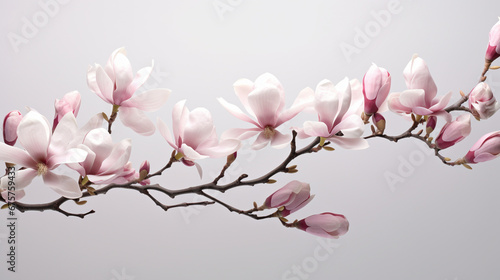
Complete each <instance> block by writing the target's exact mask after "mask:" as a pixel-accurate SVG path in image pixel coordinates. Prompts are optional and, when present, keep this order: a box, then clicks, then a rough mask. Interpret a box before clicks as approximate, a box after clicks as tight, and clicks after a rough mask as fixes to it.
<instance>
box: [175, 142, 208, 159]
mask: <svg viewBox="0 0 500 280" xmlns="http://www.w3.org/2000/svg"><path fill="white" fill-rule="evenodd" d="M180 150H181V152H182V154H183V155H184V157H186V159H187V160H197V159H204V158H208V156H207V155H200V153H198V152H197V151H195V150H194V149H193V148H191V147H189V146H188V145H186V144H182V146H181V149H180Z"/></svg>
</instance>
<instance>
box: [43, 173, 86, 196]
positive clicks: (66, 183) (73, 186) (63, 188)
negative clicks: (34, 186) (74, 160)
mask: <svg viewBox="0 0 500 280" xmlns="http://www.w3.org/2000/svg"><path fill="white" fill-rule="evenodd" d="M43 182H44V183H45V184H46V185H48V186H49V187H50V188H51V189H52V190H54V191H55V192H56V193H58V194H60V195H62V196H64V197H66V198H79V197H81V196H82V191H81V190H80V186H79V185H78V182H76V181H75V180H74V179H72V178H70V177H68V176H66V175H59V174H54V173H52V172H50V171H49V172H47V174H45V175H44V176H43Z"/></svg>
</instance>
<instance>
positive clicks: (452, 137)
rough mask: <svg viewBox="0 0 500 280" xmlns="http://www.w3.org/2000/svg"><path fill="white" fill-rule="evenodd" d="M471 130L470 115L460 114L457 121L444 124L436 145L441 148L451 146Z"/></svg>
mask: <svg viewBox="0 0 500 280" xmlns="http://www.w3.org/2000/svg"><path fill="white" fill-rule="evenodd" d="M470 131H471V125H470V115H469V114H464V115H460V116H458V117H457V119H456V120H455V121H453V122H451V123H447V124H445V125H444V126H443V128H442V129H441V131H440V132H439V135H438V136H437V138H436V146H437V147H438V148H439V149H446V148H449V147H451V146H453V145H455V144H456V143H458V142H460V141H462V140H463V139H464V138H465V137H467V136H469V134H470Z"/></svg>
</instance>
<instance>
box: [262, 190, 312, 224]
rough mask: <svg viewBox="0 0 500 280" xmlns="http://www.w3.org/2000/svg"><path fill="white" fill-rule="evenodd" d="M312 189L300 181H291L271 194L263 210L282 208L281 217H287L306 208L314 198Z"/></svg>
mask: <svg viewBox="0 0 500 280" xmlns="http://www.w3.org/2000/svg"><path fill="white" fill-rule="evenodd" d="M310 191H311V187H310V186H309V184H307V183H302V182H299V181H291V182H290V183H288V184H286V185H285V186H283V187H282V188H281V189H279V190H277V191H276V192H274V193H273V194H271V195H270V196H269V197H268V198H267V199H266V201H265V202H264V205H263V206H262V207H261V208H263V209H269V208H280V207H282V209H281V210H280V213H281V216H283V217H285V216H288V215H290V214H291V213H293V212H295V211H297V210H299V209H301V208H302V207H304V206H306V205H307V204H308V203H309V201H311V200H312V199H313V197H314V195H313V196H311V194H310Z"/></svg>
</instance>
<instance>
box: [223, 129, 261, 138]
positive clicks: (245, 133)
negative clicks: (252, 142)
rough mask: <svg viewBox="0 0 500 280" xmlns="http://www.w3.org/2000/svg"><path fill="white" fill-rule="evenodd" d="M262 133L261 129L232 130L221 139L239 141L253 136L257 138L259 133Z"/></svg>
mask: <svg viewBox="0 0 500 280" xmlns="http://www.w3.org/2000/svg"><path fill="white" fill-rule="evenodd" d="M260 131H262V129H261V128H257V127H254V128H230V129H228V130H226V131H224V132H223V133H222V135H221V137H220V138H221V139H239V140H245V139H248V138H250V137H252V136H255V135H256V134H257V133H259V132H260Z"/></svg>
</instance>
